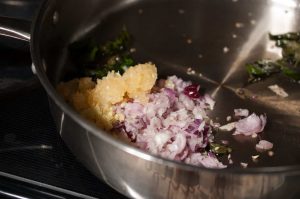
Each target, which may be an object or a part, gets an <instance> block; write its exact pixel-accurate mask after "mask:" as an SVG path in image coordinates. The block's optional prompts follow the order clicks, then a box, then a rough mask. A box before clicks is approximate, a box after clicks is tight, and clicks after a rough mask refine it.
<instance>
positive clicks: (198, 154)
mask: <svg viewBox="0 0 300 199" xmlns="http://www.w3.org/2000/svg"><path fill="white" fill-rule="evenodd" d="M158 86H159V87H158V88H157V90H156V92H153V93H149V94H148V97H149V101H148V102H147V103H140V102H139V101H137V100H133V101H127V102H123V103H121V104H116V105H115V112H116V114H118V115H119V116H122V117H121V118H124V119H123V121H119V123H120V124H122V125H120V127H118V129H121V130H122V131H121V132H123V134H124V135H127V137H128V140H129V141H131V142H133V143H135V144H136V146H137V147H139V148H141V149H143V150H146V151H149V152H150V153H152V154H156V155H159V156H162V157H164V158H168V159H171V160H176V161H182V162H186V163H189V164H193V165H199V166H204V167H209V168H225V167H226V166H225V165H223V164H222V163H221V162H220V161H219V160H218V158H217V157H216V156H214V155H213V154H209V153H206V152H205V150H206V147H207V146H208V144H209V143H210V142H211V141H212V140H213V139H214V136H213V133H212V130H213V127H214V123H213V122H212V121H211V119H210V118H209V117H208V115H207V111H208V110H210V109H213V107H214V104H215V101H214V100H213V99H212V98H211V97H210V96H209V95H208V94H205V95H203V96H201V95H200V94H199V88H200V86H199V85H196V84H192V83H191V82H186V81H183V80H182V79H180V78H178V77H176V76H171V77H168V78H167V79H166V80H165V81H161V82H160V84H159V85H158Z"/></svg>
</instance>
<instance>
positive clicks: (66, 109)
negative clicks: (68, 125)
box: [30, 0, 300, 175]
mask: <svg viewBox="0 0 300 199" xmlns="http://www.w3.org/2000/svg"><path fill="white" fill-rule="evenodd" d="M51 1H52V0H46V1H44V2H43V3H42V4H41V6H40V8H39V10H38V13H37V15H36V16H35V18H34V19H33V23H32V26H31V40H30V51H31V57H32V61H33V64H34V66H35V69H36V74H37V76H38V78H39V80H40V82H41V84H42V85H43V87H44V89H45V90H46V92H47V95H48V96H49V97H50V98H51V100H52V101H53V102H54V103H55V104H56V105H57V106H58V107H59V108H60V109H61V110H62V111H63V113H65V114H66V115H68V116H69V117H70V118H71V119H72V120H74V121H75V122H76V123H77V124H79V125H80V126H81V127H82V128H84V129H85V130H86V131H87V133H92V134H93V135H94V136H95V137H97V139H102V140H104V141H105V142H107V143H108V144H110V145H112V146H113V147H117V148H118V149H119V150H122V151H124V152H126V153H129V154H131V155H132V156H136V157H138V158H142V159H144V160H147V161H151V162H154V163H155V164H160V165H164V166H170V167H173V168H179V169H182V170H186V171H193V172H210V173H218V174H235V175H249V174H254V175H261V174H264V175H272V174H282V175H290V174H294V173H300V165H292V166H274V167H256V168H246V169H244V168H226V169H213V168H205V167H199V166H195V165H188V164H185V163H182V162H177V161H174V160H170V159H166V158H163V157H159V156H157V155H153V154H150V153H148V152H146V151H142V150H140V149H138V148H135V147H134V146H130V145H128V144H126V143H124V142H122V141H120V140H117V139H114V138H112V137H111V136H109V135H108V134H107V133H105V132H103V130H101V129H100V128H98V127H96V126H95V125H93V124H92V123H91V122H89V121H87V120H85V119H84V118H82V116H80V115H79V114H78V113H77V112H76V111H75V110H73V108H71V107H70V106H69V105H68V104H67V103H66V102H65V101H64V100H63V99H62V97H61V96H60V95H59V94H58V92H57V91H56V89H55V88H54V87H53V86H52V84H51V83H50V81H49V80H48V77H47V75H46V73H45V71H44V69H43V67H42V66H43V62H42V60H41V55H40V53H39V52H40V51H39V41H40V36H41V35H40V34H39V33H40V29H41V26H40V24H41V22H42V20H43V18H44V17H45V15H46V14H45V13H47V12H44V11H45V10H46V9H47V8H48V6H49V4H50V2H51ZM75 155H76V154H75Z"/></svg>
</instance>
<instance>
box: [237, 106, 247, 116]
mask: <svg viewBox="0 0 300 199" xmlns="http://www.w3.org/2000/svg"><path fill="white" fill-rule="evenodd" d="M234 115H235V116H238V117H248V115H249V110H248V109H241V108H239V109H234Z"/></svg>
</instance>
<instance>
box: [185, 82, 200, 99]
mask: <svg viewBox="0 0 300 199" xmlns="http://www.w3.org/2000/svg"><path fill="white" fill-rule="evenodd" d="M199 88H200V86H199V85H197V84H192V85H189V86H187V87H185V88H184V90H183V93H184V94H185V95H186V96H188V97H190V98H191V99H198V98H200V93H199Z"/></svg>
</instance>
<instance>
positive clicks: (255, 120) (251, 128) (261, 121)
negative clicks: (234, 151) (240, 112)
mask: <svg viewBox="0 0 300 199" xmlns="http://www.w3.org/2000/svg"><path fill="white" fill-rule="evenodd" d="M266 123H267V117H266V116H265V115H260V116H257V115H256V114H255V113H252V114H251V115H250V116H248V117H246V118H244V119H241V120H239V121H238V122H236V124H235V129H236V130H235V132H234V134H233V135H238V134H243V135H246V136H251V135H253V134H257V133H260V132H262V131H263V130H264V128H265V125H266Z"/></svg>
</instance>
